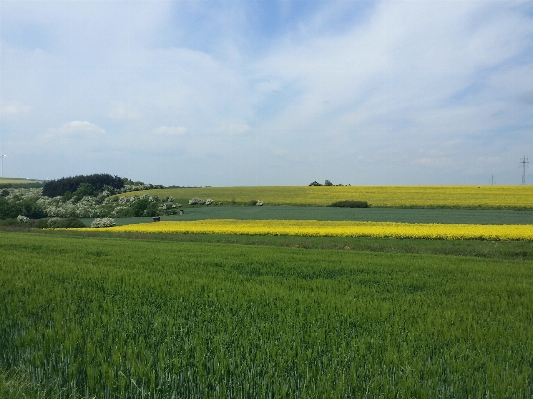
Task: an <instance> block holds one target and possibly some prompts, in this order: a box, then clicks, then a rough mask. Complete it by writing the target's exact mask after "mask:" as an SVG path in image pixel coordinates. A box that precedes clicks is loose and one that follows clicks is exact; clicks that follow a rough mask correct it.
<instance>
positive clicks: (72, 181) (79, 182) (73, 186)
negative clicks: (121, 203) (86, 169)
mask: <svg viewBox="0 0 533 399" xmlns="http://www.w3.org/2000/svg"><path fill="white" fill-rule="evenodd" d="M125 180H127V179H124V178H122V177H118V176H111V175H110V174H92V175H87V176H85V175H79V176H74V177H63V178H61V179H57V180H49V181H47V182H46V183H45V184H44V186H43V195H44V196H46V197H51V198H53V197H61V196H63V195H65V194H66V193H76V191H78V189H79V188H80V187H82V188H83V191H93V192H92V193H91V192H86V193H84V194H88V195H94V194H95V193H98V192H102V191H104V190H105V189H106V187H112V188H113V189H117V190H119V189H121V188H123V187H124V181H125Z"/></svg>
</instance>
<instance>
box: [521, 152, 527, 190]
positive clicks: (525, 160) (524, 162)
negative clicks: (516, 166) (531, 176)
mask: <svg viewBox="0 0 533 399" xmlns="http://www.w3.org/2000/svg"><path fill="white" fill-rule="evenodd" d="M520 163H521V164H522V168H523V172H522V184H526V164H528V163H529V162H528V159H527V158H526V156H525V155H524V158H522V159H521V160H520Z"/></svg>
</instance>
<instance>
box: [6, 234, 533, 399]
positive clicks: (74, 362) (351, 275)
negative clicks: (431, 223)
mask: <svg viewBox="0 0 533 399" xmlns="http://www.w3.org/2000/svg"><path fill="white" fill-rule="evenodd" d="M113 237H114V238H113ZM138 238H139V239H132V238H122V237H121V236H120V235H115V236H113V235H108V234H107V235H105V236H102V237H100V238H95V237H91V236H90V235H80V234H67V232H65V233H62V232H47V233H21V232H0V287H1V289H0V369H2V370H3V371H2V372H0V393H2V394H5V396H6V397H17V396H16V395H17V393H16V392H15V391H14V390H13V389H10V388H9V387H10V384H13V381H14V382H15V386H22V388H24V389H23V390H22V392H37V393H36V394H35V396H37V394H39V395H42V396H41V397H55V398H56V397H57V398H71V397H84V398H92V397H97V398H140V397H147V398H171V397H176V398H178V397H179V398H187V397H202V398H206V397H217V398H218V397H272V398H273V397H276V398H277V397H280V398H284V397H285V398H295V397H302V398H304V397H305V398H309V397H315V398H324V397H328V398H344V397H361V398H365V397H369V398H370V397H417V398H435V397H441V398H457V397H471V398H481V397H502V398H503V397H506V398H507V397H517V398H527V397H532V396H533V289H532V288H531V287H532V286H533V261H531V260H520V259H521V258H520V256H516V257H514V258H513V257H511V258H509V257H508V256H502V257H498V254H497V251H495V253H494V254H493V255H494V258H493V259H487V258H475V257H468V256H457V255H434V254H433V255H424V254H415V253H386V252H366V251H340V250H327V249H302V248H288V247H280V246H257V245H227V244H217V243H213V242H205V241H204V242H180V241H177V240H176V239H175V238H172V239H168V240H166V239H153V238H152V239H149V240H148V239H143V236H142V235H140V236H139V237H138ZM398 241H402V240H398ZM382 242H384V243H389V242H391V243H392V242H393V240H383V241H382ZM409 242H411V243H412V242H413V241H409ZM452 244H453V242H452V243H451V244H450V245H452ZM485 244H487V245H492V243H485ZM509 244H510V245H512V243H509ZM385 245H386V244H385ZM498 245H500V244H498ZM521 245H524V244H521ZM500 248H505V245H503V246H502V247H500ZM9 395H11V396H9ZM28 395H30V396H31V393H30V394H28ZM18 397H25V396H18Z"/></svg>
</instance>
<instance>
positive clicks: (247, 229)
mask: <svg viewBox="0 0 533 399" xmlns="http://www.w3.org/2000/svg"><path fill="white" fill-rule="evenodd" d="M81 230H83V229H81ZM92 230H94V229H92ZM98 230H100V231H115V232H145V233H203V234H246V235H296V236H337V237H395V238H425V239H445V240H467V239H483V240H525V241H533V225H479V224H416V223H392V222H352V221H318V220H234V219H216V220H197V221H183V222H179V221H178V222H157V223H143V224H130V225H125V226H115V227H109V228H102V229H98Z"/></svg>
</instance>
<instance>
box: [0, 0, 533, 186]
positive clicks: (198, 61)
mask: <svg viewBox="0 0 533 399" xmlns="http://www.w3.org/2000/svg"><path fill="white" fill-rule="evenodd" d="M0 7H1V10H0V11H1V13H0V18H1V21H0V22H1V48H0V53H1V54H0V56H1V57H0V67H1V74H0V110H1V112H0V118H1V120H0V122H1V132H0V135H1V136H0V151H2V152H3V153H6V154H9V155H10V161H9V164H8V162H6V164H5V175H6V176H8V175H12V176H14V177H15V176H17V177H32V178H57V177H62V176H67V175H75V174H81V173H101V172H104V173H111V174H117V175H121V176H127V177H130V178H132V179H134V180H144V181H147V182H152V183H161V184H168V185H171V184H176V185H213V186H217V185H218V186H222V185H304V184H308V183H310V182H311V181H313V180H319V181H323V180H325V179H329V180H331V181H333V182H334V183H344V184H352V185H358V184H365V185H380V184H397V185H402V184H476V185H479V184H490V183H491V182H492V177H494V181H495V183H496V184H520V181H521V171H520V168H519V161H520V159H521V157H523V156H524V155H525V156H528V155H529V154H533V140H532V138H533V119H532V117H531V116H532V115H533V78H532V76H533V39H532V38H533V6H532V4H531V2H528V1H504V2H499V1H476V2H471V1H439V2H411V1H383V2H381V1H378V2H373V1H372V2H365V1H361V2H359V1H357V2H355V1H354V2H349V1H316V2H315V1H314V2H286V1H279V2H278V1H272V2H248V1H232V2H209V1H208V2H196V1H180V2H164V1H158V2H144V1H140V2H48V1H44V2H27V1H19V2H1V3H0ZM529 156H531V157H533V155H529ZM531 175H532V176H533V173H531ZM529 180H531V181H533V177H532V178H531V179H529Z"/></svg>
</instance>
